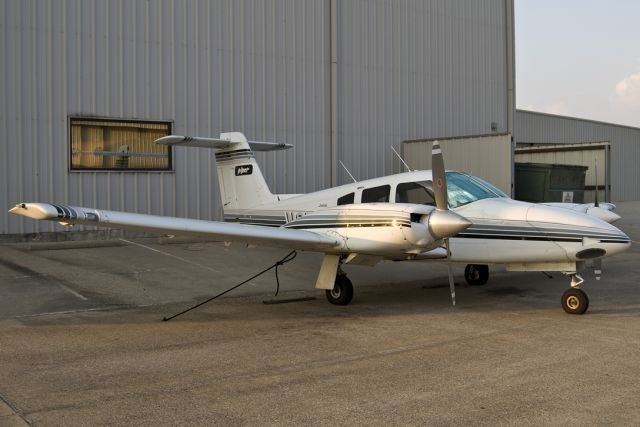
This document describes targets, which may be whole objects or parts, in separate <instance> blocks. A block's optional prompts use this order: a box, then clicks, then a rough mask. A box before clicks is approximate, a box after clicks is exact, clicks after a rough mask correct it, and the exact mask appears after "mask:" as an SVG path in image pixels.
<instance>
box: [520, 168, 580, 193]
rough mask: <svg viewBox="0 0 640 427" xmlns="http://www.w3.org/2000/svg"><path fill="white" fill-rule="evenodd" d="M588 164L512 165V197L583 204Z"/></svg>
mask: <svg viewBox="0 0 640 427" xmlns="http://www.w3.org/2000/svg"><path fill="white" fill-rule="evenodd" d="M587 169H588V167H587V166H576V165H551V164H545V163H516V164H515V179H514V185H515V189H514V190H515V199H516V200H523V201H526V202H532V203H542V202H569V203H584V180H585V175H586V173H587Z"/></svg>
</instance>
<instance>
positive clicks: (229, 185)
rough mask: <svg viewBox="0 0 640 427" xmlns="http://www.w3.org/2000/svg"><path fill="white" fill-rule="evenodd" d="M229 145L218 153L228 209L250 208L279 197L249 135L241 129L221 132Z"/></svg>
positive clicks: (220, 174) (225, 203)
mask: <svg viewBox="0 0 640 427" xmlns="http://www.w3.org/2000/svg"><path fill="white" fill-rule="evenodd" d="M220 139H221V140H226V141H229V144H228V146H225V147H224V148H221V149H220V150H219V151H218V152H216V167H217V169H218V182H219V184H220V195H221V198H222V206H223V209H224V211H225V212H227V211H228V210H237V209H250V208H254V207H256V206H259V205H263V204H266V203H273V202H275V201H276V200H277V198H276V196H274V195H273V194H272V193H271V191H270V190H269V187H268V186H267V183H266V181H265V180H264V176H262V172H261V171H260V167H259V166H258V163H257V162H256V159H255V157H254V154H253V151H252V150H251V147H250V146H249V143H248V142H247V138H245V136H244V135H243V134H242V133H240V132H228V133H221V134H220Z"/></svg>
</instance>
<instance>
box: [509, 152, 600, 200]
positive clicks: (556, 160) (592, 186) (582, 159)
mask: <svg viewBox="0 0 640 427" xmlns="http://www.w3.org/2000/svg"><path fill="white" fill-rule="evenodd" d="M610 154H611V144H610V143H609V142H592V143H585V144H561V145H551V144H539V145H535V146H530V147H518V148H516V149H515V155H514V159H515V162H516V163H543V164H550V165H577V166H586V167H587V168H588V169H587V173H586V176H585V182H584V189H585V192H584V202H585V203H589V202H593V201H594V200H595V190H596V184H597V185H598V200H599V201H601V202H602V201H610V200H611V177H610V173H609V172H610V170H611V168H610V164H609V163H610V157H611V156H610ZM596 169H597V170H598V175H597V177H596Z"/></svg>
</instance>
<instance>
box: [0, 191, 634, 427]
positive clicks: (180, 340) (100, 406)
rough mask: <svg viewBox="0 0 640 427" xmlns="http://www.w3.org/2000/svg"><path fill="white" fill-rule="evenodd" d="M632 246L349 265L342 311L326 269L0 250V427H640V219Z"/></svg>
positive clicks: (106, 247) (258, 261)
mask: <svg viewBox="0 0 640 427" xmlns="http://www.w3.org/2000/svg"><path fill="white" fill-rule="evenodd" d="M617 212H618V213H619V214H621V215H622V219H621V220H620V221H619V222H618V223H616V225H617V226H619V227H620V228H621V229H622V230H624V231H625V232H626V233H627V234H628V235H629V236H630V237H631V238H632V240H633V241H634V243H633V244H632V247H631V249H630V250H629V251H628V252H626V253H624V254H622V255H619V256H616V257H612V258H610V259H607V260H606V262H605V264H604V268H603V270H604V274H603V277H602V280H600V281H596V280H595V277H594V276H593V274H592V273H591V272H590V271H587V272H585V274H584V277H585V279H586V282H585V284H584V285H583V289H584V290H585V291H586V292H587V293H588V294H589V298H590V301H591V302H590V308H589V311H588V312H587V314H585V315H582V316H577V315H568V314H565V313H564V311H562V308H561V307H560V296H561V295H562V293H563V292H564V290H565V289H566V288H567V287H568V283H569V280H568V278H567V277H564V276H562V275H561V274H553V275H552V276H553V277H552V278H548V277H546V276H545V275H543V274H541V273H508V272H505V271H504V269H503V268H499V267H497V268H492V270H491V278H490V281H489V283H488V284H487V285H485V286H482V287H473V286H469V285H467V284H465V283H464V278H463V276H462V271H463V268H464V266H455V267H454V272H455V277H456V284H457V286H456V292H457V305H456V307H455V308H454V307H452V306H451V302H450V300H449V289H448V282H447V270H446V266H445V265H443V264H439V263H420V262H403V263H391V262H385V263H381V264H379V265H377V266H376V267H373V268H370V267H357V266H347V267H346V268H345V270H346V271H347V273H348V274H349V277H350V278H351V280H352V281H353V283H354V286H355V297H354V300H353V302H352V304H350V305H349V306H345V307H338V306H333V305H330V304H329V303H328V302H327V301H326V300H325V298H324V291H318V290H315V289H314V288H313V286H314V283H315V279H316V274H317V271H318V269H319V266H320V262H321V256H319V255H317V254H311V253H300V254H298V256H297V257H296V259H295V260H293V261H292V262H290V263H287V264H285V265H283V266H280V267H279V268H278V277H279V282H280V288H279V293H278V295H277V296H274V294H275V291H276V279H275V274H274V271H273V270H271V271H269V272H267V273H266V274H264V275H263V276H260V277H258V278H256V279H253V280H251V281H249V282H248V283H247V284H246V285H244V286H242V287H240V288H239V289H237V290H234V291H232V292H230V293H228V294H226V295H224V296H223V297H221V298H219V299H217V300H214V301H212V302H210V303H208V304H205V305H203V306H201V307H199V308H197V309H195V310H192V311H190V312H188V313H186V314H184V315H182V316H180V317H177V318H175V319H173V320H171V321H168V322H163V321H162V319H163V318H164V317H167V316H170V315H172V314H175V313H178V312H180V311H182V310H184V309H187V308H188V307H190V306H192V305H194V304H196V303H198V302H201V301H204V300H206V299H207V298H209V297H211V296H213V295H216V294H217V293H220V292H222V291H224V290H225V289H228V288H230V287H231V286H233V285H235V284H237V283H239V282H241V281H243V280H245V279H247V278H249V277H251V276H252V275H254V274H255V273H257V272H259V271H261V270H263V269H265V268H267V267H269V266H271V265H272V264H273V263H274V262H275V261H277V260H278V259H281V258H282V257H284V256H285V255H286V254H287V251H286V250H280V249H278V250H273V249H267V248H245V247H243V246H242V245H231V246H230V247H227V246H225V245H224V244H222V243H214V242H197V241H185V240H178V241H177V243H168V241H167V239H155V238H146V239H135V240H129V239H125V240H112V241H109V242H104V241H100V242H92V241H87V242H81V243H77V242H74V243H64V242H63V243H59V244H40V245H38V244H37V243H33V244H30V243H15V244H6V245H2V246H0V296H1V298H0V426H5V425H6V426H14V425H15V426H20V425H37V426H57V425H154V426H157V425H225V426H229V425H367V426H369V425H385V426H386V425H492V426H493V425H514V424H515V425H535V426H538V425H563V426H565V425H601V424H607V425H616V426H618V425H630V426H631V425H633V426H636V425H639V424H640V398H639V396H640V287H639V286H638V277H639V273H640V262H639V260H640V257H639V256H638V255H639V254H640V243H638V242H640V203H631V202H629V203H619V204H618V211H617Z"/></svg>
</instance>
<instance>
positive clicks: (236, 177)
mask: <svg viewBox="0 0 640 427" xmlns="http://www.w3.org/2000/svg"><path fill="white" fill-rule="evenodd" d="M156 143H158V144H163V145H175V146H186V147H204V148H214V149H216V150H218V151H217V152H216V167H217V170H218V182H219V184H220V196H221V198H222V206H223V210H224V212H225V213H226V212H228V211H236V210H242V209H251V208H255V207H257V206H260V205H264V204H269V203H274V202H276V201H277V200H278V198H277V196H276V195H274V194H273V193H271V191H270V190H269V186H268V185H267V182H266V181H265V180H264V176H263V175H262V172H261V171H260V166H258V163H257V162H256V159H255V156H254V151H272V150H284V149H287V148H291V147H292V145H290V144H277V143H273V142H257V141H247V138H246V137H245V136H244V135H243V134H242V133H240V132H227V133H221V134H220V138H219V139H216V138H199V137H190V136H177V135H169V136H165V137H163V138H160V139H158V140H156Z"/></svg>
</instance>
